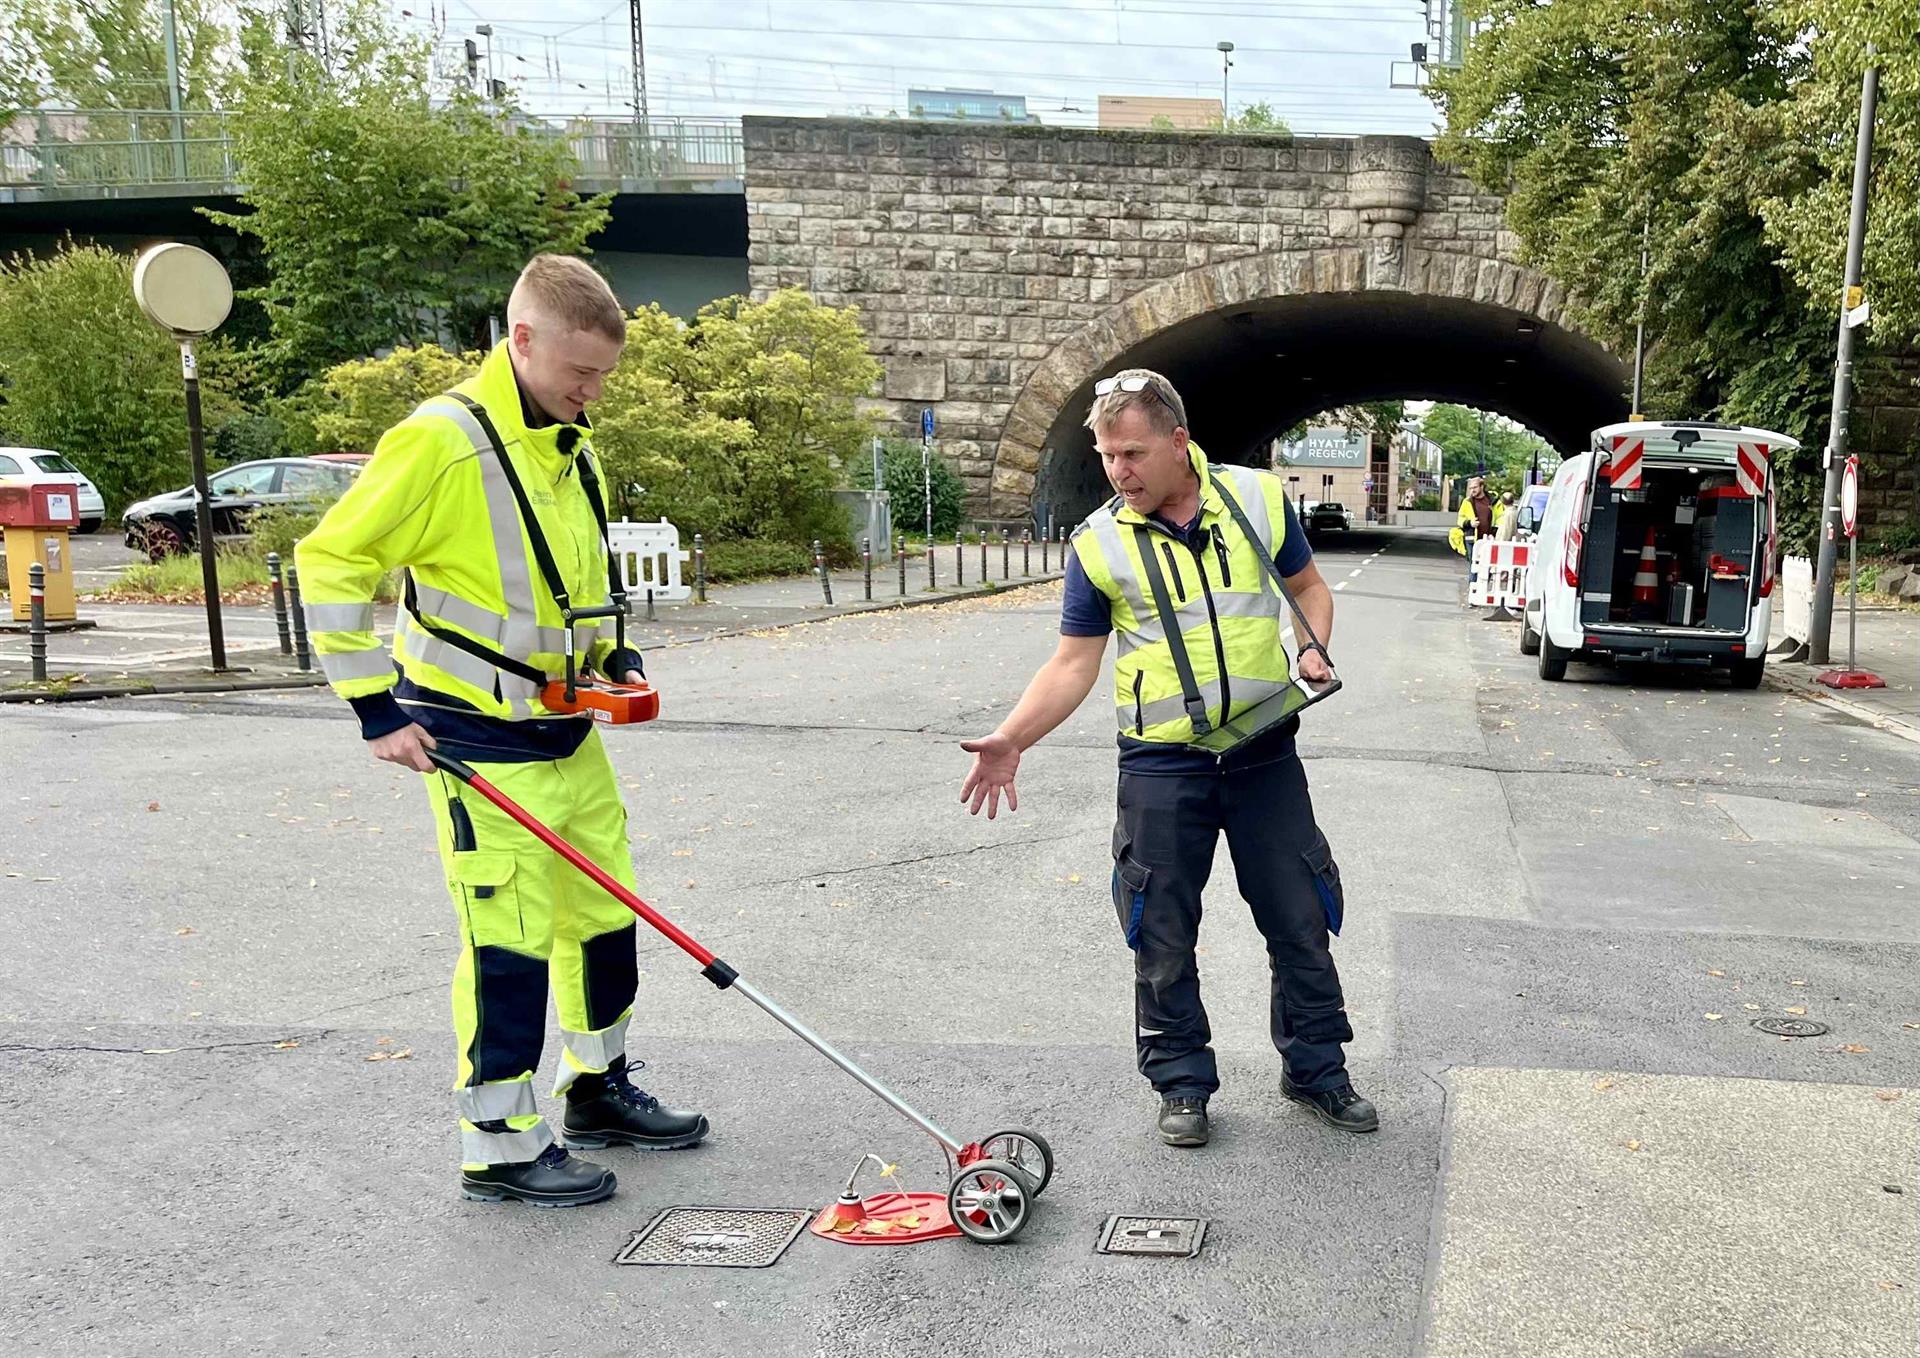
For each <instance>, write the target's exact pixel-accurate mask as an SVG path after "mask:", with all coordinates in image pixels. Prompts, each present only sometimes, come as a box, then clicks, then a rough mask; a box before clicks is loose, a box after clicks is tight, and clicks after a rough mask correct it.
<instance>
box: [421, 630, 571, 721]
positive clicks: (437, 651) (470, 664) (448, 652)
mask: <svg viewBox="0 0 1920 1358" xmlns="http://www.w3.org/2000/svg"><path fill="white" fill-rule="evenodd" d="M402 635H404V636H405V637H406V641H407V654H408V655H409V656H411V657H413V659H415V660H418V661H419V662H420V663H421V664H423V665H432V666H434V667H435V668H436V669H442V670H445V671H446V672H447V673H448V674H451V675H452V676H453V677H454V678H456V679H458V680H459V681H460V682H461V683H463V684H471V685H472V686H473V687H474V688H477V689H479V690H480V691H481V692H482V693H491V692H493V689H494V686H495V685H496V684H498V685H499V688H500V696H501V698H503V699H505V700H506V702H507V704H508V707H509V710H510V711H511V712H512V714H513V715H514V716H516V717H525V716H530V715H531V714H532V709H531V708H530V707H528V706H527V700H528V699H529V698H532V697H533V696H534V695H535V693H536V692H537V691H538V690H537V689H536V687H535V685H534V684H532V683H531V682H529V681H528V680H525V679H522V678H521V677H520V676H519V675H517V674H508V673H507V672H506V671H505V670H501V669H495V668H494V667H493V666H492V665H491V664H489V663H488V662H487V661H485V660H482V659H481V658H480V657H479V656H477V655H469V654H468V653H467V652H465V651H463V650H461V649H460V648H459V647H458V646H455V645H453V644H452V643H450V642H445V641H442V640H440V638H439V637H436V636H431V635H429V634H428V633H426V632H424V631H422V630H421V629H420V627H419V625H418V624H416V623H415V622H414V621H413V619H411V618H408V619H407V620H406V621H405V623H404V624H403V629H402Z"/></svg>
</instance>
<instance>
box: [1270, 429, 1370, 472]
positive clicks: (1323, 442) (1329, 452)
mask: <svg viewBox="0 0 1920 1358" xmlns="http://www.w3.org/2000/svg"><path fill="white" fill-rule="evenodd" d="M1368 443H1369V439H1368V436H1367V435H1366V434H1349V433H1348V432H1347V431H1346V430H1344V429H1309V430H1308V431H1307V436H1306V437H1305V438H1303V439H1300V440H1297V441H1296V442H1293V443H1283V444H1281V445H1280V461H1281V462H1283V463H1284V464H1286V465H1287V466H1289V467H1364V466H1366V465H1367V447H1368Z"/></svg>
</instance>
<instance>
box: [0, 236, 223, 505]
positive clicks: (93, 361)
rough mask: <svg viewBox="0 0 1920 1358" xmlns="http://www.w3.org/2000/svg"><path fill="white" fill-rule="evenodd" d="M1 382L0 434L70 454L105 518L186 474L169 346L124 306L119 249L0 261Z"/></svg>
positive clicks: (176, 373)
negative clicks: (89, 481)
mask: <svg viewBox="0 0 1920 1358" xmlns="http://www.w3.org/2000/svg"><path fill="white" fill-rule="evenodd" d="M206 377H207V385H209V386H210V387H211V386H212V385H213V383H212V373H211V372H207V373H206ZM0 387H4V391H5V404H4V405H0V433H4V435H5V438H6V441H8V442H10V443H15V444H20V445H24V446H26V447H33V448H51V449H54V450H55V451H57V452H61V453H64V454H66V455H67V456H68V457H70V458H72V459H73V461H74V462H75V463H77V464H78V465H79V466H80V467H81V468H82V469H83V470H84V471H85V472H86V474H87V475H88V477H90V478H91V479H92V480H93V482H94V484H95V485H97V486H98V487H99V488H100V493H101V495H102V496H103V497H104V498H105V499H106V501H107V509H108V512H109V513H110V514H111V513H117V512H118V511H119V510H120V509H121V508H123V507H125V505H126V504H127V503H128V502H129V501H131V500H135V499H138V498H140V497H141V496H143V495H148V494H152V493H153V492H155V491H160V490H171V489H174V488H176V487H178V486H180V485H181V484H183V483H184V482H185V481H186V480H187V478H188V460H187V417H186V398H185V395H184V394H183V391H182V387H181V381H180V355H179V350H178V348H177V347H176V346H175V345H174V343H173V341H172V340H170V339H169V338H167V336H166V335H164V334H162V333H161V332H160V331H159V330H157V329H155V328H154V325H153V322H151V321H149V320H148V319H147V318H146V317H145V316H144V315H142V314H141V312H140V309H139V307H138V306H136V305H135V304H134V300H133V260H132V259H131V258H129V257H128V256H126V255H121V254H116V253H114V252H113V251H111V250H106V249H102V248H101V247H99V246H95V245H83V246H74V245H69V246H68V247H67V248H66V249H63V250H61V251H60V252H59V253H57V254H55V255H52V256H49V257H47V258H44V259H30V258H25V257H20V256H15V257H14V258H13V259H11V260H9V261H6V262H4V263H0ZM208 396H209V398H210V399H209V401H208V415H209V418H210V419H217V418H218V416H219V414H220V413H221V410H222V406H221V402H220V400H219V399H218V391H217V389H214V390H210V391H209V392H208Z"/></svg>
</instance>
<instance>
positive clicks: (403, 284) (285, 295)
mask: <svg viewBox="0 0 1920 1358" xmlns="http://www.w3.org/2000/svg"><path fill="white" fill-rule="evenodd" d="M332 35H333V42H332V46H331V48H330V57H331V65H330V68H329V69H326V70H322V69H320V68H319V67H318V65H317V63H316V62H315V61H314V60H313V59H312V58H311V57H309V56H307V55H306V54H304V53H299V54H295V55H293V56H292V57H289V56H288V54H287V53H286V51H285V50H284V49H283V48H281V47H279V46H278V45H276V44H275V43H273V42H272V41H271V25H270V24H267V23H264V22H256V23H255V24H254V25H253V26H252V27H251V28H250V29H249V30H248V32H247V33H246V35H245V38H244V47H245V52H246V60H247V74H246V76H245V77H244V78H242V79H239V80H238V81H236V84H235V88H234V95H233V98H234V106H235V108H236V111H237V116H236V117H235V119H234V149H235V153H236V156H237V159H238V161H239V164H240V173H241V176H242V179H243V181H244V183H245V185H246V191H245V193H244V194H243V195H242V201H243V202H244V203H245V205H246V208H247V209H248V210H246V211H243V212H233V213H225V212H210V213H209V214H208V215H209V216H211V217H212V218H213V219H214V220H215V221H217V222H220V223H222V224H223V225H227V226H231V227H233V228H234V229H235V230H237V231H240V232H242V233H244V234H246V235H249V236H252V237H255V238H257V239H258V240H259V241H260V244H261V248H262V250H263V253H264V256H265V263H266V268H267V271H268V278H267V282H266V283H265V285H264V286H262V287H261V288H259V289H257V290H255V291H254V293H253V295H254V296H256V297H257V298H258V299H259V300H260V301H261V302H262V303H263V304H264V305H265V307H266V310H267V314H268V317H269V320H270V322H271V325H272V334H273V341H272V352H273V355H274V358H275V360H276V362H277V363H278V364H279V366H280V369H281V371H282V373H283V375H284V377H285V378H286V379H287V380H289V381H292V380H297V379H298V378H299V377H301V376H304V375H306V374H310V373H313V372H317V371H319V370H320V369H322V368H325V367H328V366H331V365H332V364H334V363H337V362H340V361H342V360H344V359H350V358H355V357H358V356H360V355H363V354H368V353H373V352H375V351H377V350H379V349H382V348H384V347H386V346H388V345H391V344H406V345H409V346H414V347H417V346H419V345H420V344H423V343H428V342H433V341H437V340H439V339H440V338H441V337H442V336H444V335H447V334H449V333H451V334H452V335H453V336H455V337H456V338H457V339H458V340H459V341H461V342H463V343H474V342H478V340H479V339H480V337H481V336H482V335H483V334H484V319H485V317H486V316H487V315H489V314H497V312H498V311H499V309H500V308H501V306H502V305H503V304H504V302H505V299H506V294H507V291H508V290H509V289H510V288H511V286H512V284H513V280H514V278H515V277H516V276H517V275H518V273H519V270H520V268H521V266H522V265H523V264H525V262H526V260H527V258H528V257H529V256H531V255H533V254H535V253H538V252H540V251H553V252H557V253H562V254H578V253H581V252H582V251H583V250H584V249H585V242H586V240H587V237H589V236H591V235H592V234H593V233H594V232H596V231H598V230H599V229H600V228H601V227H602V226H603V225H604V224H605V223H606V221H607V216H608V214H607V210H606V203H607V200H606V199H605V198H596V199H593V200H589V201H582V200H581V198H580V197H579V195H578V194H576V193H575V192H574V191H573V190H572V188H571V187H569V181H570V179H571V177H572V175H573V174H574V173H575V170H576V167H575V164H574V162H573V159H572V156H571V154H570V153H569V152H568V150H567V148H566V146H565V145H564V144H563V143H562V142H561V141H560V140H558V139H556V138H554V137H552V136H548V135H543V134H541V133H538V132H536V131H534V130H533V129H531V128H530V127H529V126H527V125H526V124H525V123H524V122H522V121H519V120H517V119H515V118H513V117H511V116H509V115H507V114H502V113H500V112H499V111H497V110H495V109H492V108H489V107H486V106H483V105H482V104H480V103H479V102H477V101H476V100H474V99H472V98H470V97H467V96H464V95H463V96H456V97H455V99H454V100H453V101H452V102H451V103H450V104H449V105H447V106H444V107H442V106H438V105H436V104H435V103H434V102H432V101H431V99H430V98H429V94H430V90H431V83H430V80H429V71H428V61H427V57H428V51H427V47H426V45H425V43H424V42H419V41H415V40H412V39H409V38H407V37H405V36H403V35H402V34H400V33H399V32H398V31H397V30H395V29H394V28H393V26H392V23H391V21H390V20H389V19H388V18H387V16H386V13H385V11H384V10H383V9H382V8H381V7H380V6H379V5H378V4H377V3H375V0H355V3H352V4H349V5H347V6H344V7H343V8H342V9H340V10H339V11H338V12H337V13H336V15H335V22H334V27H333V30H332Z"/></svg>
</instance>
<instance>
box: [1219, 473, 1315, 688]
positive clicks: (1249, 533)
mask: <svg viewBox="0 0 1920 1358" xmlns="http://www.w3.org/2000/svg"><path fill="white" fill-rule="evenodd" d="M1207 473H1208V475H1210V476H1211V477H1212V478H1213V488H1214V489H1215V490H1217V491H1219V492H1220V499H1221V501H1222V502H1223V503H1224V504H1225V505H1226V506H1227V513H1228V514H1230V515H1231V516H1232V517H1233V522H1234V525H1235V526H1236V527H1237V528H1239V530H1240V532H1241V534H1242V535H1243V536H1244V537H1245V538H1246V539H1247V541H1248V542H1250V543H1252V544H1253V554H1254V555H1255V556H1256V557H1258V558H1260V569H1261V570H1262V571H1263V572H1264V573H1265V575H1266V577H1267V579H1269V580H1271V581H1273V587H1274V588H1275V589H1277V590H1279V591H1280V597H1281V598H1282V599H1285V600H1286V601H1287V607H1288V608H1290V609H1292V610H1293V616H1294V618H1295V620H1296V621H1298V622H1299V624H1300V630H1301V631H1303V632H1305V633H1306V634H1307V640H1308V641H1309V642H1311V643H1312V645H1313V649H1314V650H1317V651H1319V652H1320V654H1322V655H1325V654H1326V653H1327V648H1326V645H1325V643H1323V642H1322V641H1321V640H1320V638H1319V637H1318V636H1316V635H1315V634H1314V630H1313V624H1312V623H1310V622H1308V621H1307V615H1306V614H1305V613H1302V612H1301V611H1300V605H1299V604H1297V603H1295V602H1294V601H1293V592H1292V591H1291V590H1289V589H1288V588H1287V582H1286V581H1285V580H1283V579H1281V578H1280V567H1279V566H1277V565H1275V564H1274V560H1273V554H1272V553H1271V552H1268V551H1267V550H1266V549H1265V548H1263V547H1261V545H1260V535H1259V534H1258V533H1256V532H1254V531H1253V524H1252V523H1251V522H1250V521H1249V520H1248V518H1247V511H1246V510H1244V509H1242V508H1240V502H1239V501H1238V500H1236V499H1234V498H1233V492H1232V491H1231V490H1229V489H1228V488H1227V480H1226V478H1225V477H1224V476H1222V475H1220V469H1219V468H1218V467H1208V468H1207ZM1302 531H1303V532H1304V531H1305V530H1304V529H1303V530H1302Z"/></svg>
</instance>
